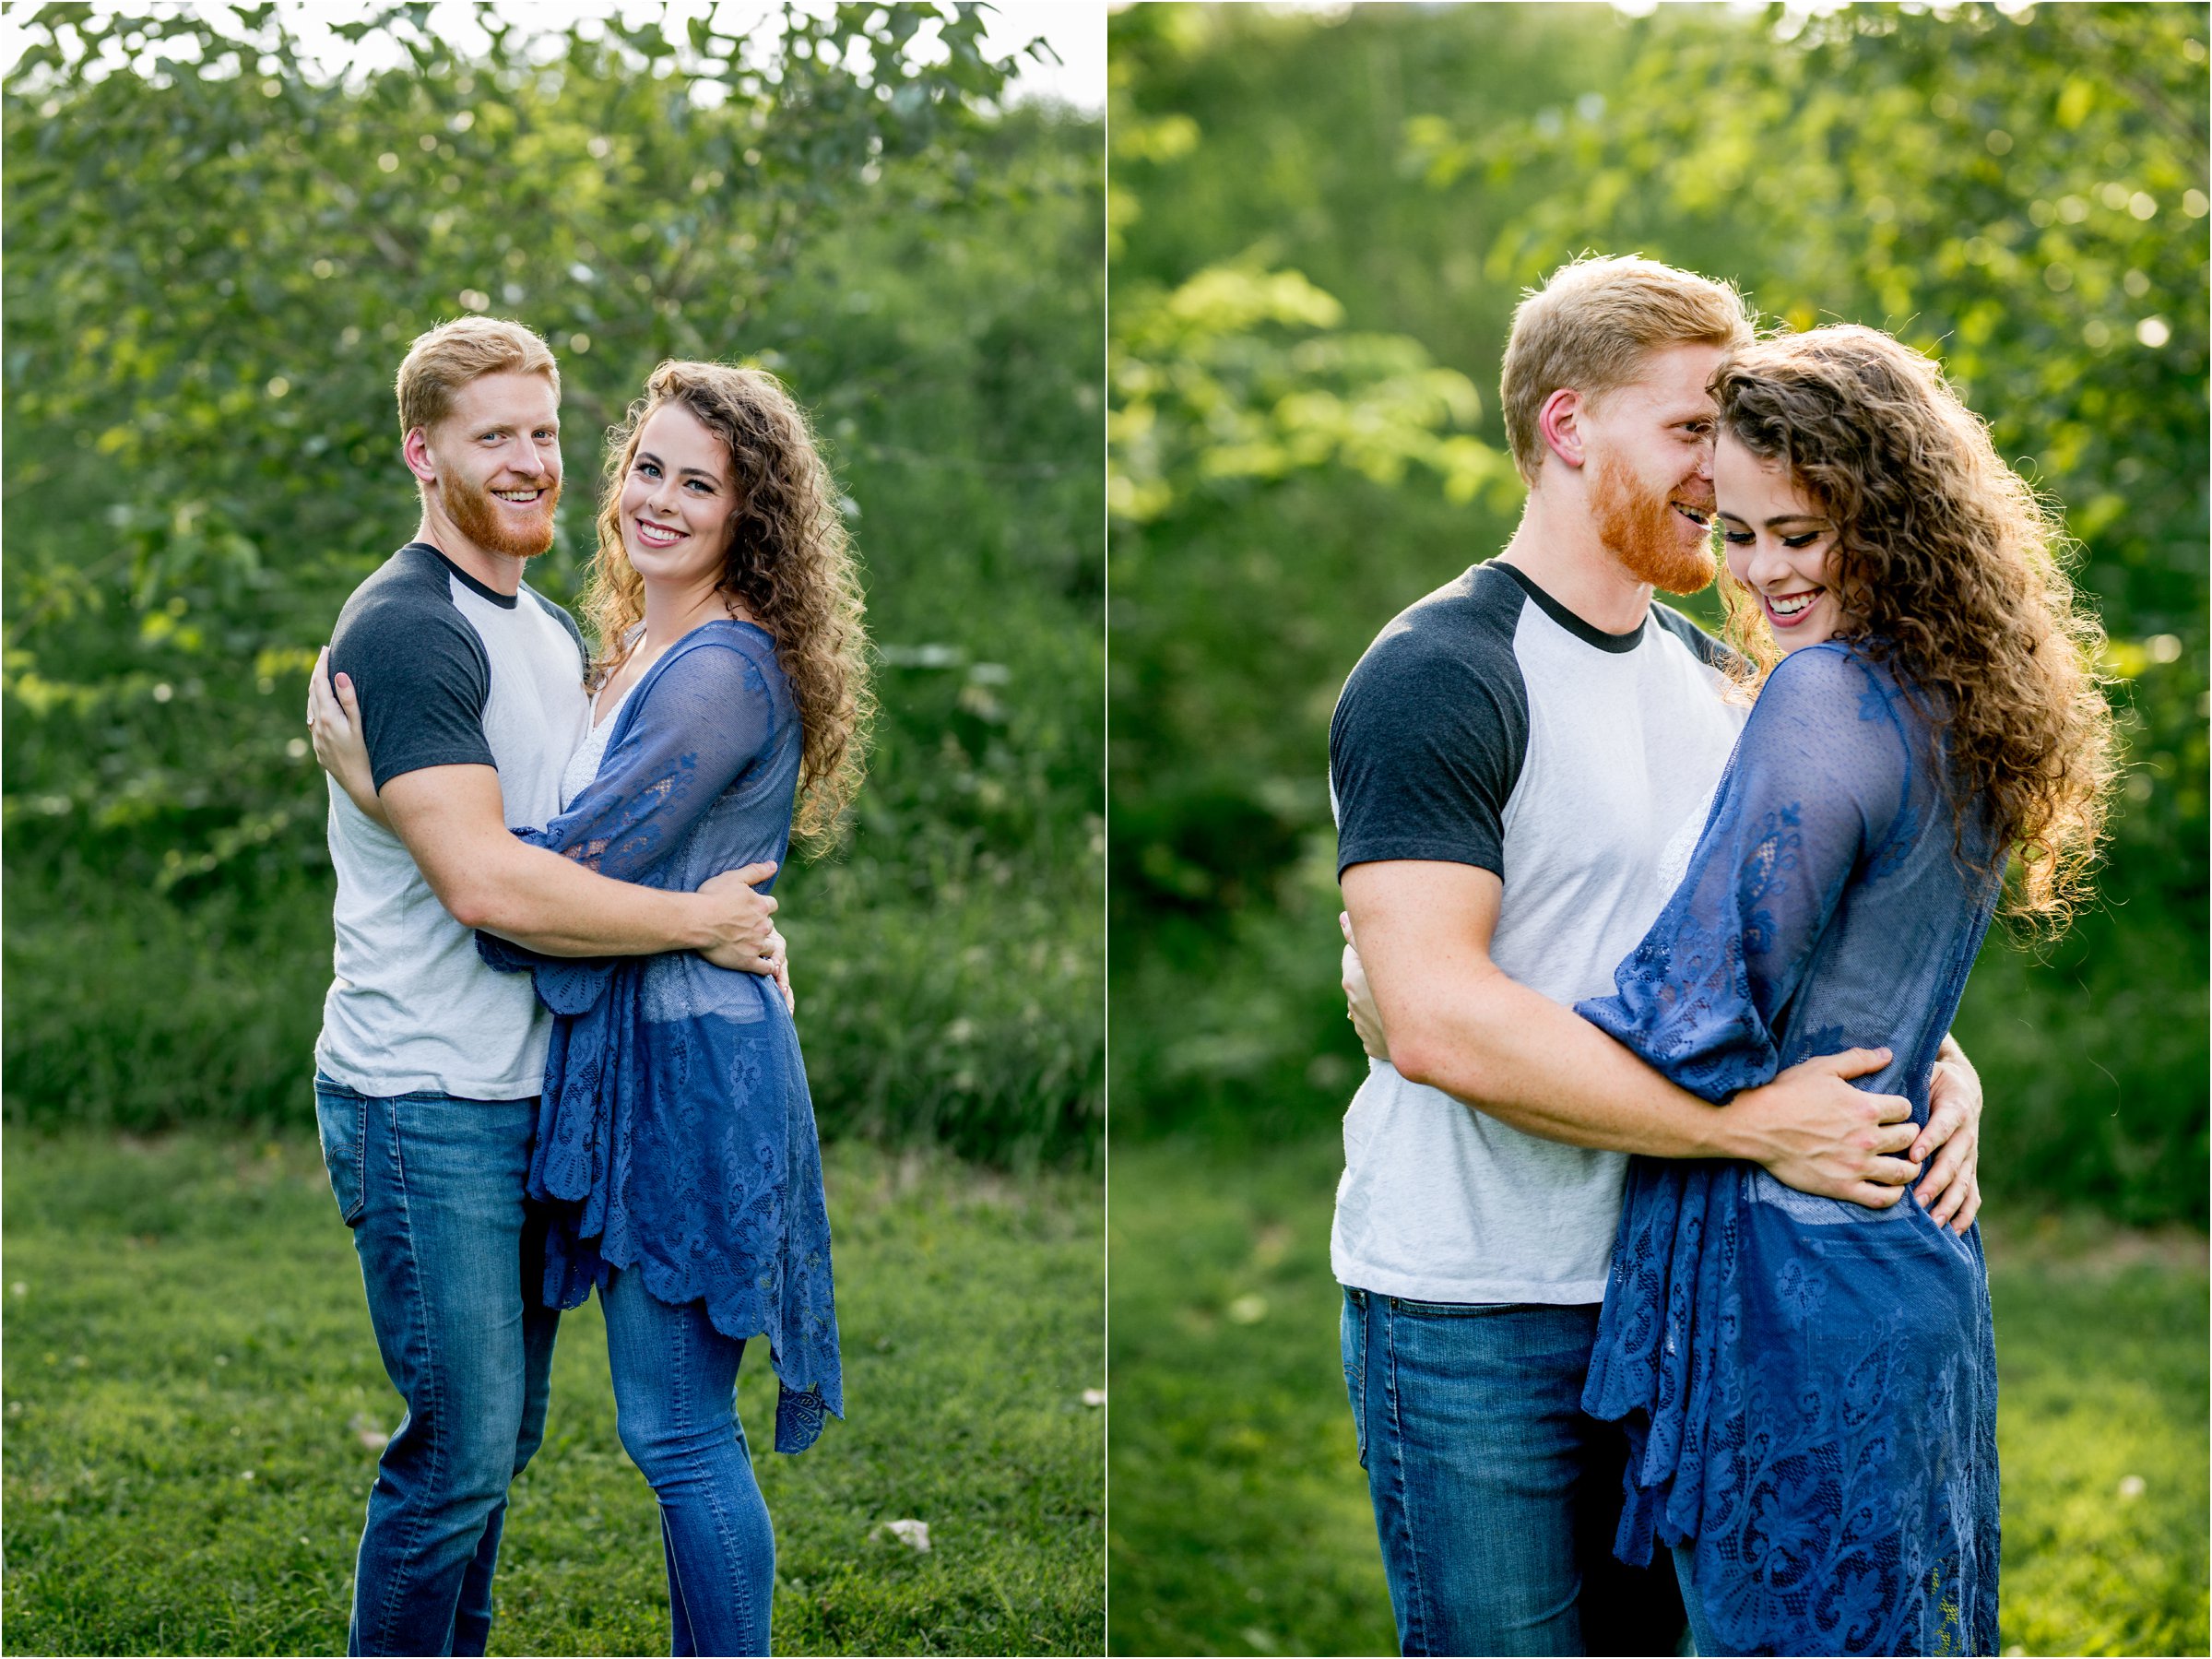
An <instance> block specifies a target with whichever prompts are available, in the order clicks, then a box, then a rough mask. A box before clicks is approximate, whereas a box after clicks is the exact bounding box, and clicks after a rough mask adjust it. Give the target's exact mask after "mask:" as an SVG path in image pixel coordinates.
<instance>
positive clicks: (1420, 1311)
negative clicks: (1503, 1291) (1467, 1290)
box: [1390, 1296, 1512, 1319]
mask: <svg viewBox="0 0 2212 1659" xmlns="http://www.w3.org/2000/svg"><path fill="white" fill-rule="evenodd" d="M1511 1306H1512V1304H1511V1303H1508V1302H1416V1301H1414V1299H1413V1298H1411V1297H1402V1296H1394V1297H1392V1298H1390V1311H1391V1312H1392V1313H1405V1314H1411V1315H1412V1316H1413V1317H1414V1318H1415V1319H1485V1318H1487V1317H1489V1316H1491V1315H1493V1314H1497V1313H1503V1312H1505V1311H1506V1310H1507V1309H1509V1308H1510V1307H1511Z"/></svg>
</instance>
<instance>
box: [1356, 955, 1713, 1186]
mask: <svg viewBox="0 0 2212 1659" xmlns="http://www.w3.org/2000/svg"><path fill="white" fill-rule="evenodd" d="M1400 1025H1403V1026H1405V1027H1406V1029H1404V1030H1403V1031H1401V1029H1400V1028H1399V1026H1400ZM1390 1058H1391V1060H1392V1061H1393V1063H1395V1064H1396V1066H1397V1068H1398V1070H1399V1072H1401V1073H1402V1075H1404V1076H1405V1077H1407V1078H1409V1079H1410V1080H1412V1081H1413V1082H1415V1083H1425V1084H1429V1085H1430V1086H1432V1087H1434V1088H1437V1089H1441V1090H1442V1091H1443V1092H1444V1093H1446V1094H1448V1095H1450V1096H1455V1097H1456V1098H1458V1099H1460V1100H1461V1101H1463V1102H1465V1103H1466V1104H1467V1105H1469V1106H1470V1107H1473V1108H1475V1109H1477V1110H1479V1111H1482V1112H1484V1113H1485V1114H1487V1115H1488V1116H1490V1117H1493V1118H1496V1119H1497V1120H1499V1121H1500V1122H1504V1123H1508V1124H1510V1125H1512V1126H1513V1127H1514V1128H1515V1129H1518V1130H1520V1131H1523V1132H1526V1133H1528V1134H1532V1135H1541V1136H1543V1137H1544V1139H1545V1140H1548V1141H1562V1142H1565V1143H1566V1144H1568V1145H1570V1146H1591V1147H1600V1148H1603V1149H1605V1150H1608V1151H1614V1152H1638V1153H1643V1154H1646V1155H1650V1156H1653V1157H1665V1158H1692V1157H1745V1156H1753V1155H1756V1153H1755V1149H1754V1148H1753V1147H1752V1146H1751V1145H1750V1144H1749V1142H1748V1139H1747V1137H1745V1135H1744V1134H1743V1133H1742V1130H1743V1128H1744V1125H1743V1124H1742V1123H1741V1122H1740V1121H1739V1120H1738V1118H1737V1116H1736V1115H1733V1114H1732V1113H1731V1112H1730V1111H1729V1110H1728V1109H1727V1108H1721V1107H1714V1106H1710V1105H1709V1104H1707V1103H1706V1102H1705V1101H1703V1100H1700V1099H1698V1098H1697V1096H1695V1095H1692V1094H1690V1093H1689V1092H1688V1091H1687V1090H1686V1089H1682V1088H1678V1087H1676V1086H1675V1085H1674V1084H1672V1083H1669V1082H1668V1081H1667V1080H1666V1079H1665V1078H1664V1077H1662V1076H1661V1075H1660V1074H1659V1073H1658V1072H1655V1071H1653V1070H1652V1069H1651V1068H1650V1066H1648V1065H1646V1064H1644V1062H1643V1061H1640V1060H1638V1058H1637V1057H1636V1056H1635V1055H1634V1054H1633V1053H1631V1052H1630V1051H1629V1050H1628V1049H1626V1048H1624V1047H1622V1045H1621V1044H1619V1043H1617V1042H1615V1041H1614V1039H1613V1038H1611V1037H1607V1036H1606V1035H1605V1034H1604V1033H1603V1032H1602V1031H1600V1030H1599V1029H1598V1028H1597V1027H1596V1026H1595V1025H1591V1023H1590V1022H1589V1021H1587V1020H1585V1019H1583V1018H1582V1017H1581V1016H1580V1015H1579V1014H1577V1013H1575V1012H1574V1011H1573V1010H1572V1009H1569V1008H1565V1007H1562V1006H1561V1005H1560V1004H1559V1003H1557V1002H1555V1001H1552V1000H1551V999H1550V998H1549V997H1546V996H1544V995H1543V994H1542V993H1541V992H1538V991H1533V990H1531V989H1529V988H1528V987H1526V986H1524V985H1520V984H1517V983H1515V982H1514V981H1513V980H1512V979H1511V978H1508V977H1507V976H1506V974H1504V973H1503V972H1502V971H1500V970H1499V969H1497V968H1496V967H1495V966H1490V967H1486V968H1485V969H1483V970H1482V971H1480V972H1479V973H1477V974H1476V975H1474V976H1472V977H1471V978H1470V979H1469V980H1468V981H1466V982H1462V983H1461V984H1459V985H1457V986H1455V987H1454V988H1453V994H1452V995H1451V996H1450V997H1449V1000H1448V1001H1447V1000H1438V1001H1435V1002H1433V1003H1431V1004H1430V1005H1428V1006H1426V1007H1425V1008H1423V1009H1421V1010H1419V1011H1418V1012H1417V1013H1414V1017H1412V1018H1411V1019H1404V1020H1402V1021H1401V1022H1399V1024H1398V1025H1393V1026H1392V1028H1391V1030H1390Z"/></svg>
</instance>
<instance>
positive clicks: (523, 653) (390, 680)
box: [315, 541, 591, 1100]
mask: <svg viewBox="0 0 2212 1659" xmlns="http://www.w3.org/2000/svg"><path fill="white" fill-rule="evenodd" d="M330 669H331V672H332V673H334V674H337V673H344V674H347V675H349V676H350V677H351V678H352V681H353V685H354V689H355V691H356V692H357V693H359V695H360V699H361V725H362V729H363V736H364V737H365V739H366V740H367V742H368V748H369V764H370V767H371V769H372V771H373V774H374V776H375V780H376V787H377V788H380V789H381V788H384V785H385V784H387V783H389V782H390V781H391V780H392V779H393V778H395V777H397V776H400V775H401V774H403V773H407V772H416V771H420V770H421V769H422V768H424V767H426V766H455V765H480V766H491V767H493V768H495V769H496V770H497V771H498V773H499V788H500V801H501V806H502V810H503V815H504V817H505V819H506V822H507V824H508V826H509V827H510V828H519V827H522V826H524V825H526V824H545V823H548V822H550V820H551V819H552V818H553V817H554V816H555V815H556V814H558V813H559V812H560V810H561V773H562V767H563V766H565V765H566V764H567V763H568V758H569V756H570V754H572V753H573V752H574V750H575V748H576V746H577V744H578V743H580V742H581V741H583V739H584V736H585V734H586V731H587V730H588V729H589V728H590V723H591V712H590V711H591V705H590V703H589V700H588V699H587V698H586V695H585V692H584V641H583V637H582V635H580V634H578V633H577V631H576V624H575V622H574V621H573V620H572V619H571V618H570V617H569V614H568V613H567V612H566V611H565V610H562V609H561V607H560V606H558V605H556V604H554V603H553V602H552V601H551V600H550V599H547V598H543V597H542V596H541V595H539V594H538V593H536V592H534V591H533V590H532V589H531V588H530V587H527V586H525V587H522V588H521V590H520V591H519V592H518V593H515V594H512V595H509V594H503V593H499V592H496V591H494V590H493V589H491V588H489V587H485V586H484V585H483V584H482V583H480V582H479V581H477V580H476V579H475V578H474V577H472V576H470V575H467V573H466V572H465V571H463V570H462V569H460V567H459V566H457V565H455V564H454V563H452V562H451V561H449V560H448V559H447V558H446V557H445V555H444V554H443V553H441V552H440V551H438V550H437V549H436V548H434V547H432V546H430V545H429V544H428V543H426V542H420V541H416V542H409V543H408V545H407V546H406V547H403V548H401V549H400V550H399V551H397V552H396V553H394V554H393V555H392V556H391V558H390V559H388V560H386V561H385V562H384V564H383V565H382V566H380V567H379V568H378V569H377V571H376V574H375V575H372V576H371V577H370V578H369V579H368V580H367V581H366V582H363V583H362V584H361V586H360V587H358V588H356V589H355V590H354V592H353V597H352V598H349V599H348V600H347V601H346V605H345V609H344V610H341V611H339V612H338V622H337V630H336V632H335V633H334V634H332V636H331V641H330ZM329 788H330V820H329V845H330V861H331V863H332V864H333V865H334V866H335V867H336V868H337V878H338V893H337V908H336V913H335V920H336V923H337V951H336V954H335V958H334V962H333V966H334V969H335V978H333V979H332V981H331V986H330V990H329V993H328V994H327V995H326V996H325V998H324V1000H323V1032H322V1036H321V1037H320V1038H319V1039H318V1040H317V1041H316V1044H315V1064H316V1065H317V1066H318V1067H319V1068H320V1069H321V1070H322V1071H323V1072H325V1073H326V1074H328V1075H329V1076H331V1077H334V1078H336V1079H337V1081H338V1082H340V1083H342V1084H346V1085H348V1086H349V1087H350V1088H354V1089H358V1090H359V1091H361V1093H362V1094H364V1095H373V1096H392V1095H406V1094H414V1093H418V1092H435V1093H438V1094H444V1095H455V1096H461V1097H463V1098H465V1099H471V1100H517V1099H521V1098H524V1097H525V1096H531V1095H535V1094H537V1093H538V1089H539V1085H540V1084H541V1083H542V1082H543V1079H544V1072H545V1049H546V1038H547V1035H548V1032H549V1029H550V1027H549V1021H548V1016H547V1015H546V1013H545V1012H544V1010H543V1008H542V1007H541V1006H540V1004H539V1003H538V997H537V993H536V992H535V991H534V990H533V989H532V988H531V980H530V976H529V975H527V974H503V973H498V972H495V971H494V970H492V969H491V968H490V967H488V966H485V964H484V961H483V959H482V958H481V957H480V956H479V955H478V954H477V948H476V935H475V934H474V933H473V932H472V931H471V930H468V929H467V928H464V927H463V926H461V924H460V923H459V922H457V921H455V919H454V918H453V917H452V916H451V914H449V913H448V912H447V910H446V909H445V907H444V906H443V905H441V904H440V903H439V902H438V897H437V895H436V894H434V893H433V892H432V891H431V886H430V883H428V882H427V881H425V880H424V879H423V876H422V872H421V871H420V870H419V869H417V868H416V865H415V860H414V859H412V858H411V857H410V856H408V850H407V847H406V846H405V845H404V844H402V843H401V841H400V839H399V837H398V836H397V835H394V834H393V833H392V832H391V831H390V830H387V829H385V828H384V826H383V825H381V824H377V823H376V822H375V821H374V820H373V819H371V818H369V817H367V816H366V815H365V814H363V813H362V812H361V810H360V809H359V808H357V807H356V806H355V805H354V804H353V802H352V801H351V800H349V799H348V797H347V795H346V792H345V791H344V790H343V789H341V788H338V787H337V783H336V782H335V781H334V782H332V783H331V784H330V786H329Z"/></svg>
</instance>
